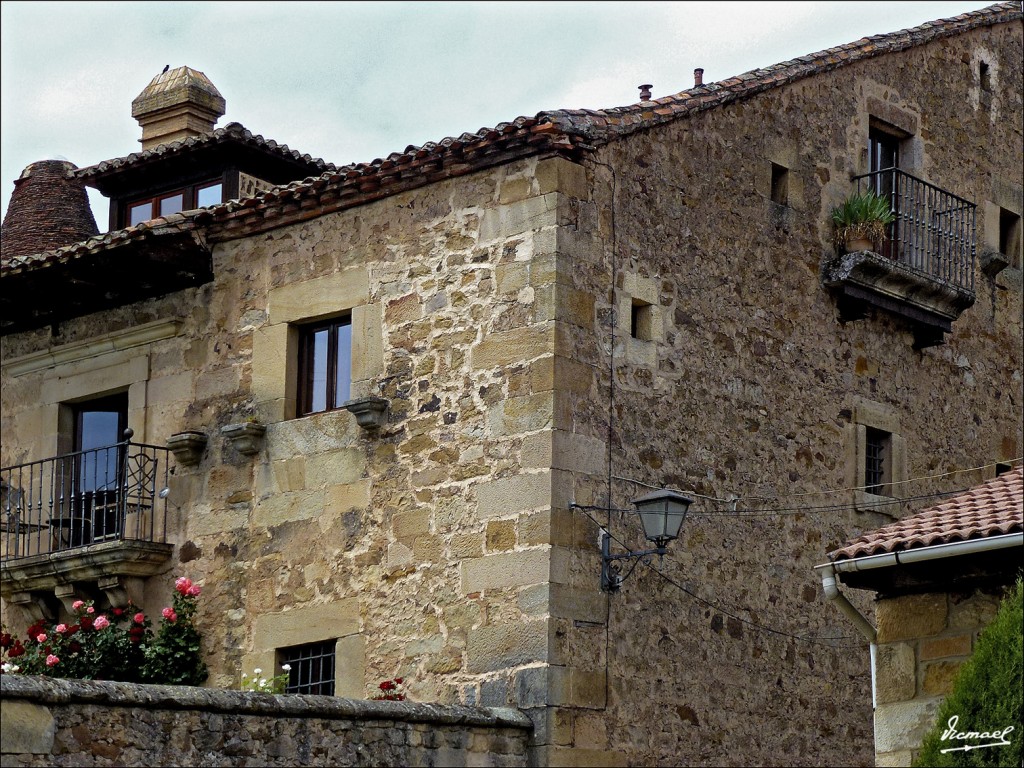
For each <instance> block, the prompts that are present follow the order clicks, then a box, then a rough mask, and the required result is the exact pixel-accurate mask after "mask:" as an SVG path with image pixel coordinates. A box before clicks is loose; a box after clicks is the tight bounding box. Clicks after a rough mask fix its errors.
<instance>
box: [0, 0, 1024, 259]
mask: <svg viewBox="0 0 1024 768" xmlns="http://www.w3.org/2000/svg"><path fill="white" fill-rule="evenodd" d="M1020 18H1024V13H1022V12H1021V10H1020V6H1019V4H1018V3H1010V2H1008V3H998V4H996V5H992V6H989V7H987V8H983V9H981V10H978V11H971V12H969V13H965V14H961V15H960V16H955V17H953V18H949V19H942V20H938V21H932V22H928V23H926V24H923V25H921V26H919V27H915V28H913V29H909V30H903V31H900V32H893V33H891V34H885V35H875V36H872V37H868V38H863V39H861V40H858V41H857V42H855V43H850V44H848V45H842V46H838V47H836V48H829V49H828V50H826V51H822V52H820V53H816V54H811V55H809V56H801V57H800V58H797V59H793V60H792V61H787V62H783V63H781V64H776V65H774V66H772V67H768V68H765V69H757V70H753V71H752V72H747V73H745V74H742V75H739V76H737V77H733V78H729V79H726V80H722V81H720V82H718V83H710V84H706V85H702V86H699V87H696V88H691V89H690V90H687V91H682V92H680V93H677V94H675V95H673V96H668V97H665V98H661V99H655V100H654V101H650V102H641V103H639V104H634V105H630V106H626V107H617V108H613V109H605V110H553V111H547V112H540V113H538V114H537V115H536V116H534V117H518V118H516V119H515V120H513V121H511V122H505V123H499V124H498V125H496V126H495V127H493V128H481V129H480V130H478V131H476V132H475V133H463V134H462V135H461V136H458V137H449V138H446V139H443V140H442V141H439V142H436V143H434V142H429V143H427V144H424V145H423V146H409V147H406V149H405V151H403V152H395V153H392V154H390V155H388V156H387V157H386V158H378V159H376V160H374V161H372V162H370V163H353V164H350V165H346V166H343V167H340V168H334V167H330V168H327V164H325V168H326V170H325V172H324V173H323V174H322V175H320V176H318V177H316V178H307V179H305V180H302V181H294V182H291V183H289V184H283V185H280V186H278V187H274V188H273V189H270V190H268V191H266V192H263V193H261V194H259V195H256V196H254V197H251V198H245V199H242V200H230V201H227V202H225V203H222V204H220V205H217V206H214V207H212V208H209V209H203V210H199V211H190V212H186V213H185V218H186V219H188V220H190V221H195V222H196V223H197V224H200V225H206V226H207V227H208V236H209V238H210V240H211V241H213V240H218V239H230V238H232V237H236V236H240V235H245V234H249V233H251V232H254V231H259V230H261V229H269V228H272V227H277V226H282V225H285V224H290V223H293V222H296V221H302V220H304V219H308V218H310V217H313V216H317V215H321V214H323V213H329V212H331V211H335V210H341V209H344V208H349V207H352V206H355V205H360V204H363V203H366V202H370V201H372V200H376V199H379V198H382V197H387V196H389V195H392V194H395V193H398V192H403V191H407V190H410V189H415V188H417V187H420V186H424V185H426V184H430V183H432V182H435V181H439V180H441V179H445V178H451V177H455V176H460V175H464V174H467V173H471V172H474V171H478V170H482V169H484V168H489V167H493V166H495V165H500V164H503V163H507V162H509V161H511V160H514V159H518V158H522V157H530V156H536V155H542V154H545V153H547V154H561V155H566V156H570V157H571V156H577V155H578V154H579V153H580V152H581V151H586V150H589V149H592V148H593V147H594V146H596V145H598V144H601V143H605V142H608V141H611V140H614V139H615V138H618V137H621V136H624V135H626V134H628V133H631V132H633V131H635V130H639V129H642V128H648V127H651V126H654V125H658V124H660V123H664V122H667V121H670V120H674V119H677V118H680V117H684V116H686V115H688V114H692V113H694V112H698V111H703V110H705V109H710V108H712V107H715V106H719V105H722V104H726V103H729V102H733V101H737V100H739V99H743V98H747V97H750V96H753V95H754V94H757V93H761V92H763V91H767V90H770V89H772V88H776V87H779V86H781V85H784V84H786V83H790V82H793V81H795V80H799V79H801V78H804V77H809V76H811V75H815V74H818V73H821V72H827V71H829V70H832V69H836V68H838V67H841V66H845V65H847V64H851V63H853V62H856V61H860V60H864V59H869V58H872V57H875V56H881V55H884V54H887V53H892V52H896V51H901V50H905V49H907V48H910V47H913V46H917V45H922V44H924V43H928V42H931V41H933V40H938V39H941V38H944V37H949V36H952V35H956V34H960V33H963V32H966V31H968V30H970V29H974V28H977V27H982V26H988V25H992V24H999V23H1003V22H1007V21H1011V20H1013V19H1020ZM229 130H235V131H239V130H240V131H244V129H243V128H242V127H241V126H240V125H238V124H237V123H232V124H231V125H228V126H227V127H225V128H223V129H219V130H218V131H214V132H213V133H211V134H206V135H203V136H197V137H195V138H191V139H186V140H184V141H181V142H175V143H172V144H168V145H166V146H161V147H156V148H154V149H152V150H149V151H147V152H140V153H136V154H132V155H128V156H127V157H124V158H120V159H117V160H108V161H105V162H103V163H99V164H97V165H94V166H91V167H90V168H83V169H82V170H81V171H79V174H81V175H83V177H88V176H89V175H90V174H101V173H104V172H106V171H108V170H110V169H112V168H114V167H116V164H118V163H121V164H127V163H141V162H143V161H144V160H145V159H146V158H149V157H151V156H154V155H155V154H166V153H168V152H181V151H185V150H186V149H187V148H189V147H192V146H196V145H197V144H199V143H202V142H208V141H212V140H217V138H216V137H217V136H218V134H221V135H223V134H222V132H226V131H229ZM244 133H245V134H247V135H249V136H252V135H251V134H248V132H247V131H244ZM251 140H252V141H254V142H257V143H259V142H263V143H264V144H265V145H266V146H268V147H271V146H272V147H273V148H276V149H277V150H278V151H281V152H284V153H291V154H292V156H293V157H294V156H297V153H292V152H291V150H288V149H287V147H284V146H283V145H282V146H281V147H278V146H277V145H276V144H274V143H273V142H266V141H265V140H264V139H263V138H262V137H259V136H252V139H251ZM303 157H304V158H305V157H306V156H303ZM319 162H323V161H319ZM157 221H158V222H159V220H157ZM152 226H153V227H157V226H158V223H157V222H153V223H152ZM110 234H111V235H117V233H110ZM104 237H106V236H104ZM97 240H98V239H97V238H93V239H92V240H90V241H88V243H95V242H96V241H97ZM99 240H101V241H102V240H103V238H99ZM90 247H92V246H90ZM100 247H102V246H100ZM81 253H82V251H81V249H79V248H78V247H77V246H72V247H71V248H63V249H60V250H58V251H50V252H48V253H44V254H37V255H36V256H34V257H33V258H32V261H31V266H30V265H29V264H28V262H26V261H21V262H19V263H14V264H8V263H6V262H5V263H4V264H3V265H2V266H0V274H8V273H13V272H17V271H21V270H22V269H24V268H28V269H34V268H36V267H41V266H46V265H50V264H56V263H62V262H64V261H67V260H69V259H71V258H74V254H81Z"/></svg>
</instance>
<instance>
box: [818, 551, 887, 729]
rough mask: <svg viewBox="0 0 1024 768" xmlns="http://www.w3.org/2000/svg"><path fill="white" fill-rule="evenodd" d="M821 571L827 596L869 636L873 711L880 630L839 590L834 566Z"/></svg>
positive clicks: (862, 632) (873, 706)
mask: <svg viewBox="0 0 1024 768" xmlns="http://www.w3.org/2000/svg"><path fill="white" fill-rule="evenodd" d="M829 565H831V563H829ZM817 567H818V568H822V571H821V588H822V589H823V590H824V591H825V597H827V598H828V599H829V600H831V601H832V602H833V603H835V604H836V607H837V608H839V610H840V611H842V612H843V613H845V614H846V616H847V618H849V619H850V621H852V622H853V624H854V626H855V627H857V629H859V630H860V633H861V634H862V635H864V637H866V638H867V641H868V648H869V649H870V650H871V711H872V712H874V711H875V705H876V701H877V688H876V685H875V660H876V658H877V656H878V644H877V641H878V632H877V631H876V630H875V628H874V627H873V626H871V622H870V621H868V620H867V619H866V618H864V614H862V613H861V612H860V611H858V610H857V608H856V607H855V606H854V605H853V603H851V602H850V601H849V600H848V599H847V598H846V595H844V594H843V593H842V592H840V591H839V584H838V583H837V576H836V572H835V570H834V568H831V569H828V570H825V569H824V568H823V567H822V566H820V565H819V566H817Z"/></svg>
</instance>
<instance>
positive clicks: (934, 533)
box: [828, 465, 1024, 561]
mask: <svg viewBox="0 0 1024 768" xmlns="http://www.w3.org/2000/svg"><path fill="white" fill-rule="evenodd" d="M1022 510H1024V465H1021V466H1018V467H1016V468H1015V469H1012V470H1010V471H1009V472H1004V473H1003V474H1002V475H1000V476H999V477H997V478H995V479H993V480H989V481H988V482H985V483H982V484H981V485H979V486H976V487H974V488H971V489H970V490H969V491H964V492H963V493H960V494H957V495H956V496H953V497H951V498H949V499H946V500H945V501H943V502H941V503H940V504H936V505H935V506H933V507H929V508H928V509H923V510H921V511H920V512H918V513H916V514H914V515H911V516H910V517H907V518H904V519H903V520H900V521H898V522H895V523H891V524H889V525H886V526H883V527H882V528H878V529H877V530H874V531H871V532H869V533H866V534H864V535H863V536H861V537H860V538H857V539H854V540H853V541H851V542H850V543H849V544H847V545H846V546H844V547H842V548H841V549H837V550H835V551H834V552H830V553H829V555H828V556H829V559H830V560H832V561H837V560H849V559H853V558H857V557H867V556H869V555H881V554H887V553H891V552H902V551H904V550H908V549H919V548H921V547H933V546H936V545H938V544H952V543H953V542H957V541H970V540H971V539H986V538H989V537H990V536H1002V535H1005V534H1008V533H1020V532H1021V531H1024V512H1022Z"/></svg>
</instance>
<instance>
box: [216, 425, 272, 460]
mask: <svg viewBox="0 0 1024 768" xmlns="http://www.w3.org/2000/svg"><path fill="white" fill-rule="evenodd" d="M220 433H221V434H222V435H224V437H226V438H228V439H229V440H230V441H231V442H232V443H233V444H234V446H235V450H236V451H238V452H239V453H241V454H244V455H246V456H255V455H256V454H257V453H259V452H260V448H261V447H262V445H263V436H264V435H265V434H266V433H267V428H266V427H265V426H264V425H263V424H257V423H256V422H254V421H246V422H243V423H241V424H228V425H227V426H226V427H221V430H220Z"/></svg>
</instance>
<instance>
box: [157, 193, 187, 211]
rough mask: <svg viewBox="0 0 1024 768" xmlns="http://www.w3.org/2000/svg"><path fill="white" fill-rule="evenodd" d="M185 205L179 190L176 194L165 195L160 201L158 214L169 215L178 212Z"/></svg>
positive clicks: (183, 197)
mask: <svg viewBox="0 0 1024 768" xmlns="http://www.w3.org/2000/svg"><path fill="white" fill-rule="evenodd" d="M184 207H185V195H184V194H182V193H181V192H179V193H178V194H176V195H171V196H170V197H165V198H164V199H163V200H161V201H160V215H161V216H169V215H170V214H172V213H180V212H181V211H182V210H184Z"/></svg>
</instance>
